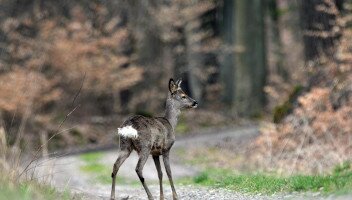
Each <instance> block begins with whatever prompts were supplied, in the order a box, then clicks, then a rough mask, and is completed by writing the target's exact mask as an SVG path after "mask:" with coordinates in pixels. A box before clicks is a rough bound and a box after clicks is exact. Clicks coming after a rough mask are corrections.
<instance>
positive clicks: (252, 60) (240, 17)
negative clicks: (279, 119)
mask: <svg viewBox="0 0 352 200" xmlns="http://www.w3.org/2000/svg"><path fill="white" fill-rule="evenodd" d="M264 40H265V35H264V1H262V0H247V1H236V2H235V45H234V47H235V48H234V49H235V67H236V68H235V98H234V103H233V105H234V107H233V110H234V111H235V112H236V113H237V114H239V115H241V116H247V117H249V116H257V115H260V113H261V112H262V110H263V107H264V104H265V94H264V91H263V88H264V86H265V78H266V54H265V53H266V52H265V41H264Z"/></svg>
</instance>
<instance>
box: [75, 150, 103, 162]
mask: <svg viewBox="0 0 352 200" xmlns="http://www.w3.org/2000/svg"><path fill="white" fill-rule="evenodd" d="M102 157H103V154H102V153H100V152H92V153H85V154H82V155H81V156H80V158H81V159H82V160H83V161H85V162H97V161H98V160H99V159H101V158H102Z"/></svg>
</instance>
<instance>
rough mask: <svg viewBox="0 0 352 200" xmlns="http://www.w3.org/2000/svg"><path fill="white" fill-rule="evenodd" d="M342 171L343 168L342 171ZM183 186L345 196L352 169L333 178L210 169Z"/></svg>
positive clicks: (331, 176)
mask: <svg viewBox="0 0 352 200" xmlns="http://www.w3.org/2000/svg"><path fill="white" fill-rule="evenodd" d="M340 169H341V168H340ZM179 183H181V184H197V185H203V186H215V187H220V188H228V189H232V190H235V191H240V192H246V193H261V194H274V193H287V192H288V193H289V192H308V191H312V192H318V191H319V192H321V193H322V194H330V193H335V194H345V193H348V192H350V191H352V170H351V167H350V165H349V168H346V165H345V168H343V167H342V170H339V169H337V170H336V169H335V171H334V172H333V173H332V174H330V175H316V176H309V175H293V176H289V177H280V176H276V175H267V174H236V173H234V172H231V171H229V170H222V169H207V170H205V171H203V172H202V173H200V174H199V175H198V176H196V177H194V178H193V179H185V180H182V181H180V182H179Z"/></svg>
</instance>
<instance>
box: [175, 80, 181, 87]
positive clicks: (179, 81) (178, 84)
mask: <svg viewBox="0 0 352 200" xmlns="http://www.w3.org/2000/svg"><path fill="white" fill-rule="evenodd" d="M181 83H182V79H178V80H177V81H176V85H177V87H179V88H181Z"/></svg>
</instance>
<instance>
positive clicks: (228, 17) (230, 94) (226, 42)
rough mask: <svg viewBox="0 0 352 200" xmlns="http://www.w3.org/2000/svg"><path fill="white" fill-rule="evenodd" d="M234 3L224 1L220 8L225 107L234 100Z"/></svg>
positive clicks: (221, 69) (221, 70) (221, 68)
mask: <svg viewBox="0 0 352 200" xmlns="http://www.w3.org/2000/svg"><path fill="white" fill-rule="evenodd" d="M234 20H235V16H234V1H232V0H224V4H223V8H222V21H221V22H220V24H221V25H220V26H221V30H220V31H221V36H222V41H223V53H222V58H221V66H220V79H221V84H222V85H223V95H222V99H223V102H224V103H225V104H226V105H227V106H231V105H232V102H233V99H234V92H235V90H234V85H235V83H234V82H235V80H234V74H235V69H234V60H233V57H234V54H233V48H232V47H233V44H234V39H235V34H234V25H235V22H234Z"/></svg>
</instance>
